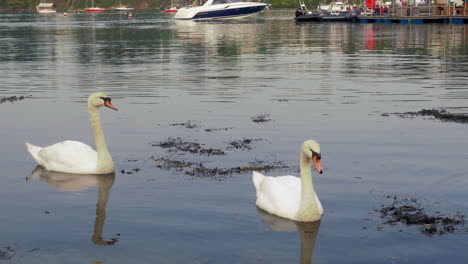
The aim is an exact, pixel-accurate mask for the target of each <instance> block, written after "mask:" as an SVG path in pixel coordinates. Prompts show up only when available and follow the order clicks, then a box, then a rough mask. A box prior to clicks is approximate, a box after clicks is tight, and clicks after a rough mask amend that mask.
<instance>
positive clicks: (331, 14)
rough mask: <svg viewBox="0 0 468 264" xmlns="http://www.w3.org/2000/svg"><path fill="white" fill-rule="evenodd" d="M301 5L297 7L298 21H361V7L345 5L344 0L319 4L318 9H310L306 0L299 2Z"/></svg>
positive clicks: (296, 17)
mask: <svg viewBox="0 0 468 264" xmlns="http://www.w3.org/2000/svg"><path fill="white" fill-rule="evenodd" d="M299 3H300V6H299V8H297V9H296V16H295V17H294V19H295V20H296V21H309V22H357V21H359V16H360V9H356V8H353V7H351V6H349V5H343V3H342V2H336V3H338V4H337V5H334V3H332V4H330V5H327V6H319V7H318V10H317V11H309V10H307V7H306V6H305V4H304V2H302V1H301V2H299Z"/></svg>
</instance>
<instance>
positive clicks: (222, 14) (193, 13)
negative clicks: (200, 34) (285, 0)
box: [174, 0, 267, 20]
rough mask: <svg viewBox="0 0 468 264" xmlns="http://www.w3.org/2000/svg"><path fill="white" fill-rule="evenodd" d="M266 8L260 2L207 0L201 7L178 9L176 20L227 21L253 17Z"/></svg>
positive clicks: (265, 5)
mask: <svg viewBox="0 0 468 264" xmlns="http://www.w3.org/2000/svg"><path fill="white" fill-rule="evenodd" d="M265 7H267V4H265V3H260V2H240V1H239V0H208V1H206V2H205V4H204V5H202V6H195V7H194V6H192V7H190V6H189V7H182V8H179V10H178V11H177V13H176V14H175V16H174V18H176V19H198V20H207V19H228V18H243V17H248V16H252V15H255V14H256V13H258V12H260V11H262V10H263V9H265Z"/></svg>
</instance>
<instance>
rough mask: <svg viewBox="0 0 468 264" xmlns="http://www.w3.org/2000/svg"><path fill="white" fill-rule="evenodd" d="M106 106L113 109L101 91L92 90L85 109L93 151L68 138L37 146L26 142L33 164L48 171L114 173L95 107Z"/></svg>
mask: <svg viewBox="0 0 468 264" xmlns="http://www.w3.org/2000/svg"><path fill="white" fill-rule="evenodd" d="M101 106H107V107H109V108H112V109H114V110H117V107H115V106H114V105H113V104H112V103H111V99H110V98H109V97H107V96H106V95H105V94H103V93H100V92H98V93H93V94H91V95H90V96H89V97H88V112H89V118H90V120H91V127H92V128H93V133H94V139H95V141H96V150H97V151H95V150H94V149H92V148H91V147H90V146H88V145H86V144H84V143H81V142H78V141H72V140H66V141H62V142H59V143H56V144H54V145H51V146H48V147H45V148H41V147H38V146H34V145H32V144H29V143H26V147H27V148H28V151H29V153H31V155H32V156H33V158H34V159H35V160H36V162H37V164H39V165H40V166H42V167H44V168H45V169H47V170H50V171H58V172H67V173H78V174H107V173H111V172H114V170H115V166H114V161H112V157H111V155H110V154H109V150H108V149H107V145H106V140H105V139H104V132H103V131H102V127H101V121H100V118H99V111H98V108H99V107H101Z"/></svg>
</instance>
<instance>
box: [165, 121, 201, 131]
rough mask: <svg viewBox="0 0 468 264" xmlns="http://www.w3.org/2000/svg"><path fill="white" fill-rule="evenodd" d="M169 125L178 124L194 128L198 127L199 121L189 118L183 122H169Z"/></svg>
mask: <svg viewBox="0 0 468 264" xmlns="http://www.w3.org/2000/svg"><path fill="white" fill-rule="evenodd" d="M170 126H180V127H185V128H187V129H194V128H199V127H200V122H199V121H192V120H189V121H187V122H183V123H174V124H170Z"/></svg>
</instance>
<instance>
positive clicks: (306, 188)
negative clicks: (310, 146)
mask: <svg viewBox="0 0 468 264" xmlns="http://www.w3.org/2000/svg"><path fill="white" fill-rule="evenodd" d="M300 159H301V160H300V166H301V167H300V168H301V204H300V206H299V211H298V218H308V216H309V214H310V213H312V212H316V211H317V201H316V198H315V190H314V183H313V182H312V170H311V167H310V158H309V157H307V156H306V155H305V154H304V152H303V151H301V157H300Z"/></svg>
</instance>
